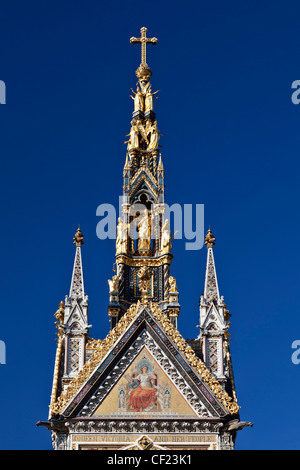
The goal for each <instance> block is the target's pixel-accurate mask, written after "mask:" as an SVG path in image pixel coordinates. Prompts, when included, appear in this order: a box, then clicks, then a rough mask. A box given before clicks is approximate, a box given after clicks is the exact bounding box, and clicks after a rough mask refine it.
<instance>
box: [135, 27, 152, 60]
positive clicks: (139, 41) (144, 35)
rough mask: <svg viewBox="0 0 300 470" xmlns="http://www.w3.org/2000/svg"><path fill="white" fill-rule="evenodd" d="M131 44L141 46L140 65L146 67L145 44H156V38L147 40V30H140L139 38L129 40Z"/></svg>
mask: <svg viewBox="0 0 300 470" xmlns="http://www.w3.org/2000/svg"><path fill="white" fill-rule="evenodd" d="M130 42H131V44H141V65H147V62H146V46H147V44H156V43H157V38H147V28H145V27H143V28H141V37H140V38H135V37H132V38H130Z"/></svg>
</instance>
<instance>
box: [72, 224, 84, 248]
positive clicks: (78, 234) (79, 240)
mask: <svg viewBox="0 0 300 470" xmlns="http://www.w3.org/2000/svg"><path fill="white" fill-rule="evenodd" d="M73 240H74V241H73V243H74V244H75V245H76V246H81V245H83V244H84V241H83V235H82V232H81V230H80V228H79V227H78V229H77V232H76V233H75V237H74V238H73Z"/></svg>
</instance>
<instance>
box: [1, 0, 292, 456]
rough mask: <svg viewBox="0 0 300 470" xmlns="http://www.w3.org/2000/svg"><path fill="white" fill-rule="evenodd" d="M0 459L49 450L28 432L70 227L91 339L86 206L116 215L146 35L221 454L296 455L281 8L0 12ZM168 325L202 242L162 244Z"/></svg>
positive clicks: (184, 318)
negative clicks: (224, 384)
mask: <svg viewBox="0 0 300 470" xmlns="http://www.w3.org/2000/svg"><path fill="white" fill-rule="evenodd" d="M0 11H1V29H0V44H1V53H0V61H1V62H0V80H3V81H4V82H5V84H6V91H7V97H6V101H7V104H6V105H3V106H1V107H0V136H1V138H0V155H1V174H0V178H1V184H0V191H1V199H0V201H1V226H2V228H1V246H2V256H1V270H0V276H1V279H0V288H1V312H2V313H1V329H0V339H1V340H2V341H4V342H5V344H6V353H7V363H6V364H5V365H0V379H1V392H0V414H1V423H2V425H1V430H0V448H1V449H51V438H50V433H49V432H48V431H47V430H46V429H45V428H36V426H35V423H36V422H37V421H38V420H46V419H47V416H48V405H49V401H50V393H51V384H52V375H53V367H54V355H55V347H56V342H55V339H54V338H55V327H54V320H55V318H54V317H53V315H54V313H55V311H56V309H57V308H58V304H59V302H60V301H61V300H63V299H64V297H65V295H66V294H68V292H69V288H70V280H71V273H72V267H73V260H74V253H75V250H74V245H73V243H72V241H73V236H74V233H75V231H76V229H77V226H78V224H80V227H81V229H82V232H83V234H84V236H85V244H84V246H83V249H82V255H83V264H84V277H85V287H86V292H87V294H88V295H89V299H90V323H91V324H92V325H93V327H92V329H91V330H90V333H91V336H92V337H94V338H103V337H104V336H105V335H106V334H107V333H108V330H109V322H108V315H107V303H108V284H107V279H108V278H110V277H111V276H112V269H113V263H114V241H113V240H105V241H101V240H99V239H98V238H97V236H96V226H97V223H98V221H99V218H97V217H96V209H97V207H98V206H99V204H102V203H111V204H114V205H117V204H118V198H119V196H120V195H121V192H122V171H123V165H124V162H125V149H126V147H125V146H124V140H126V134H128V132H129V129H130V118H131V112H132V100H131V98H130V97H129V95H130V93H131V92H130V88H131V87H135V83H136V77H135V70H136V68H137V67H138V65H139V62H140V48H139V47H138V46H133V45H130V43H129V38H130V37H131V36H138V35H139V31H140V28H141V27H142V26H146V27H147V28H148V33H149V36H151V37H152V36H156V37H157V38H158V45H157V46H155V47H153V46H151V47H149V48H148V49H149V52H148V55H147V59H148V63H149V65H150V66H151V69H152V71H153V76H152V80H151V82H152V85H153V89H155V90H157V89H159V90H160V93H159V99H158V100H157V101H156V102H155V105H156V112H157V118H158V123H159V129H160V130H161V133H162V134H163V135H164V137H163V138H162V141H161V144H162V145H163V147H162V149H161V150H162V158H163V162H164V167H165V172H166V174H165V184H166V202H167V203H168V204H170V205H171V204H173V203H180V204H204V206H205V227H206V229H208V227H209V226H210V227H211V229H212V230H213V233H214V235H215V237H216V245H215V248H214V256H215V262H216V267H217V275H218V281H219V288H220V293H221V295H224V298H225V302H226V303H227V307H228V308H229V310H230V313H231V314H232V317H231V327H230V330H231V331H230V332H231V335H232V342H231V351H232V357H233V367H234V374H235V381H236V388H237V395H238V402H239V404H240V406H241V419H242V420H249V421H251V422H253V423H254V426H253V428H251V429H250V428H245V429H244V430H242V431H241V432H239V433H238V438H237V445H236V448H237V449H299V448H300V445H299V437H298V422H299V406H298V397H299V384H300V381H299V376H300V365H298V366H297V365H295V364H293V363H292V361H291V355H292V352H293V351H292V349H291V344H292V342H293V341H294V340H297V339H300V319H299V313H300V312H299V280H300V279H299V261H300V259H299V258H300V249H299V243H298V239H299V231H300V223H299V209H298V206H299V170H300V165H299V160H300V159H299V155H300V138H299V135H300V133H299V123H300V105H299V106H297V105H294V104H293V103H292V101H291V95H292V91H293V90H292V89H291V84H292V82H293V81H294V80H297V79H300V61H299V48H300V30H299V14H300V5H299V2H296V1H290V2H288V3H287V2H283V1H276V0H274V1H272V2H271V1H260V2H258V1H255V0H254V1H251V2H250V1H245V2H239V1H229V2H225V3H224V2H222V1H219V0H217V1H215V2H213V3H212V2H203V1H186V2H179V1H177V0H173V1H172V2H167V1H160V2H157V1H155V0H154V1H152V2H151V3H149V2H147V3H143V2H137V1H135V0H133V1H127V2H121V1H111V2H104V1H99V0H98V1H93V0H87V1H78V0H72V1H66V0H61V1H56V0H52V1H51V2H50V1H49V0H47V1H42V0H36V1H32V0H31V1H28V2H23V1H18V0H15V1H10V2H8V1H0ZM173 252H174V261H173V265H172V274H173V275H174V276H175V277H176V279H177V284H178V288H179V294H180V297H179V301H180V304H181V314H180V317H179V330H180V332H181V333H182V335H183V336H184V337H185V338H192V337H195V336H197V334H198V329H197V325H198V324H199V311H198V301H199V297H200V295H201V293H202V292H203V286H204V275H205V262H206V248H205V249H202V250H199V251H187V250H185V242H184V240H175V241H174V243H173Z"/></svg>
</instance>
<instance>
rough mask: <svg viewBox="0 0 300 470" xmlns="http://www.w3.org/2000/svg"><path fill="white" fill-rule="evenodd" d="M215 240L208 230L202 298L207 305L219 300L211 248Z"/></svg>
mask: <svg viewBox="0 0 300 470" xmlns="http://www.w3.org/2000/svg"><path fill="white" fill-rule="evenodd" d="M214 244H215V238H214V236H213V234H212V231H211V230H210V229H209V230H208V232H207V235H206V237H205V245H206V246H207V264H206V274H205V285H204V298H205V299H206V302H207V303H211V302H214V303H215V302H218V301H219V299H220V295H219V288H218V281H217V273H216V268H215V261H214V254H213V246H214Z"/></svg>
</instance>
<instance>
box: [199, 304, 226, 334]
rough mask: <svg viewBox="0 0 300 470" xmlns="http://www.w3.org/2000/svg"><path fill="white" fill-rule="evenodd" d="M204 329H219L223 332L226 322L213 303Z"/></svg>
mask: <svg viewBox="0 0 300 470" xmlns="http://www.w3.org/2000/svg"><path fill="white" fill-rule="evenodd" d="M202 328H203V329H215V328H216V329H217V330H222V329H223V328H224V321H223V320H222V318H221V316H220V314H219V312H218V310H217V308H216V306H215V304H213V303H211V305H210V307H209V310H208V312H207V314H206V319H205V321H204V323H203V325H202Z"/></svg>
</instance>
